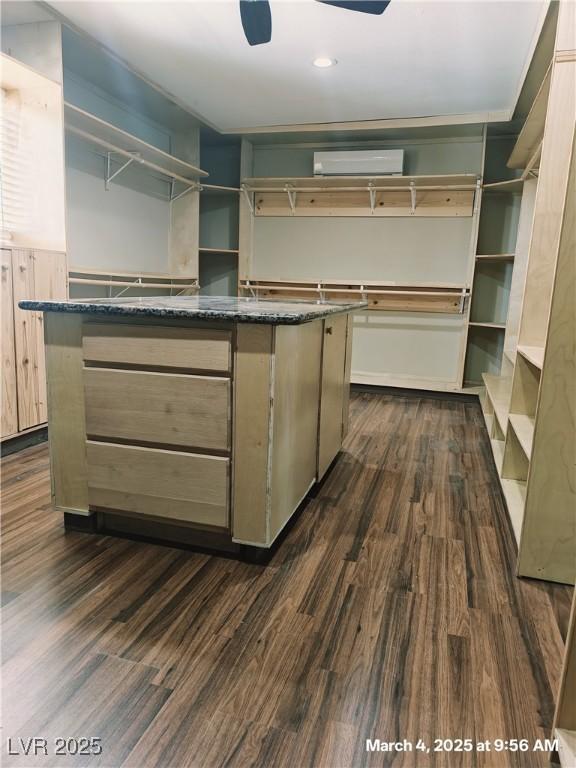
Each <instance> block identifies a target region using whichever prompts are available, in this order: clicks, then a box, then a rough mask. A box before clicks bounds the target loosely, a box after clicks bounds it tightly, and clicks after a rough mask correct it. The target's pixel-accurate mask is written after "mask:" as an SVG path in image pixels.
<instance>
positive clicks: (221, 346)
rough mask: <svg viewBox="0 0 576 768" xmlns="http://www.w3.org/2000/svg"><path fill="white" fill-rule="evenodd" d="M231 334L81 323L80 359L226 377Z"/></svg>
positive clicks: (159, 326)
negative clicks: (210, 373) (82, 325)
mask: <svg viewBox="0 0 576 768" xmlns="http://www.w3.org/2000/svg"><path fill="white" fill-rule="evenodd" d="M230 339H231V332H230V331H226V330H216V329H205V328H182V327H176V326H174V327H172V326H162V325H144V324H142V325H129V324H125V323H85V325H84V359H85V360H87V361H90V362H97V363H100V362H101V363H123V364H126V365H141V366H148V367H151V368H183V369H188V370H197V371H214V372H218V373H227V372H228V371H229V370H230V358H231V352H230V349H231V345H230Z"/></svg>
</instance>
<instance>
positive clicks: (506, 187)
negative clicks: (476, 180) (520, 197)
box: [482, 178, 525, 194]
mask: <svg viewBox="0 0 576 768" xmlns="http://www.w3.org/2000/svg"><path fill="white" fill-rule="evenodd" d="M524 181H525V179H523V178H519V179H507V180H506V181H494V182H491V183H489V184H483V185H482V189H483V190H484V192H510V193H513V194H521V193H522V190H523V188H524Z"/></svg>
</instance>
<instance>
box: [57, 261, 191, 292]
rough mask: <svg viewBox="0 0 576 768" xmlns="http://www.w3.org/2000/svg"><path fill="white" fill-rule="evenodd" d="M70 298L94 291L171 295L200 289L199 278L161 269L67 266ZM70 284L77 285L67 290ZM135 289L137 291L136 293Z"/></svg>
mask: <svg viewBox="0 0 576 768" xmlns="http://www.w3.org/2000/svg"><path fill="white" fill-rule="evenodd" d="M68 286H69V289H68V290H69V294H71V293H74V294H75V295H74V296H70V298H90V297H91V296H93V295H94V294H95V293H96V294H99V295H103V296H104V297H113V296H116V297H118V296H121V295H123V294H126V293H128V292H129V295H130V296H134V295H139V294H141V295H150V293H149V292H150V291H154V292H156V293H160V292H162V293H164V292H166V294H168V295H170V296H181V295H184V294H188V293H196V292H197V291H198V289H199V286H198V278H196V277H192V276H189V275H169V274H166V273H163V272H116V271H110V272H106V271H101V270H92V269H82V268H80V267H78V268H76V269H73V268H71V269H69V271H68ZM71 286H78V287H77V288H76V289H74V290H72V291H70V287H71ZM135 292H136V293H135Z"/></svg>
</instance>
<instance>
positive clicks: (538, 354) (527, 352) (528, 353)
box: [518, 344, 544, 371]
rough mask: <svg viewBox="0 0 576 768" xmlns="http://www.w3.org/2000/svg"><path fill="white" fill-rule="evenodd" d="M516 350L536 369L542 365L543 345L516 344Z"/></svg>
mask: <svg viewBox="0 0 576 768" xmlns="http://www.w3.org/2000/svg"><path fill="white" fill-rule="evenodd" d="M518 352H519V353H520V354H521V355H522V357H524V358H525V359H526V360H528V362H529V363H532V365H533V366H534V367H535V368H538V370H540V371H541V370H542V366H543V365H544V347H528V346H526V345H525V344H519V345H518Z"/></svg>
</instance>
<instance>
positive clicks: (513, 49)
mask: <svg viewBox="0 0 576 768" xmlns="http://www.w3.org/2000/svg"><path fill="white" fill-rule="evenodd" d="M547 4H548V3H547V2H546V0H511V1H510V2H508V1H504V0H480V1H479V0H456V1H455V0H452V1H450V0H448V1H440V0H416V1H412V0H392V2H391V3H390V5H389V6H388V8H387V10H386V11H385V12H384V14H383V15H382V16H371V15H367V14H362V13H354V12H351V11H349V10H345V9H341V8H335V7H332V6H326V5H323V4H321V3H318V2H315V1H314V0H271V2H270V5H271V9H272V41H271V42H270V43H268V44H266V45H260V46H255V47H250V46H249V45H248V44H247V42H246V40H245V38H244V35H243V30H242V25H241V21H240V13H239V4H238V2H236V0H188V1H187V2H160V1H159V0H157V1H156V2H118V1H117V0H112V1H111V2H110V1H108V2H103V1H102V0H98V1H97V2H94V1H93V0H86V1H85V2H77V1H72V2H70V1H68V0H66V1H59V2H51V3H50V5H52V6H53V7H54V8H55V9H56V10H57V11H58V12H59V13H60V14H62V15H63V16H65V17H67V18H68V19H69V20H70V21H71V22H73V23H74V24H75V25H76V26H78V27H79V28H80V29H83V30H85V31H86V32H88V33H89V34H90V35H92V36H93V37H95V38H96V39H97V40H99V41H100V42H101V43H103V44H105V45H106V46H108V47H109V48H111V49H112V50H113V51H114V52H115V53H117V54H118V55H119V56H120V57H122V58H123V59H124V60H125V61H127V62H128V63H129V64H130V65H132V66H133V67H134V68H135V69H136V70H138V71H140V72H141V73H142V74H144V75H146V76H147V77H148V78H149V79H150V80H152V81H153V82H155V83H156V84H157V85H159V86H161V87H162V88H164V89H165V90H167V91H168V92H170V93H172V94H173V95H174V96H176V97H178V99H180V101H181V102H183V103H184V104H185V105H186V106H187V107H189V108H190V109H191V110H193V111H194V112H195V113H196V114H197V115H198V116H199V117H201V118H203V119H204V120H205V121H206V122H208V123H209V124H211V125H212V126H214V127H216V128H218V129H220V130H228V131H229V130H236V129H246V128H253V127H260V126H271V125H291V124H303V123H326V122H341V121H355V120H373V119H386V118H407V117H424V116H429V115H456V114H458V115H465V114H471V115H472V114H474V115H478V113H486V112H491V113H492V112H494V113H498V114H497V115H494V119H507V118H508V116H509V113H510V111H511V110H513V108H514V105H515V102H516V99H517V97H518V93H519V90H520V87H521V85H522V80H523V77H524V75H525V73H526V69H527V66H528V63H529V60H530V57H531V55H532V52H533V49H534V46H535V43H536V40H537V36H538V34H539V31H540V28H541V25H542V22H543V17H544V13H545V10H546V7H547ZM316 56H329V57H332V58H335V59H337V60H338V65H337V66H335V67H332V68H330V69H317V68H315V67H313V66H312V64H311V62H312V60H313V59H314V58H315V57H316ZM503 113H504V114H503Z"/></svg>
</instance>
